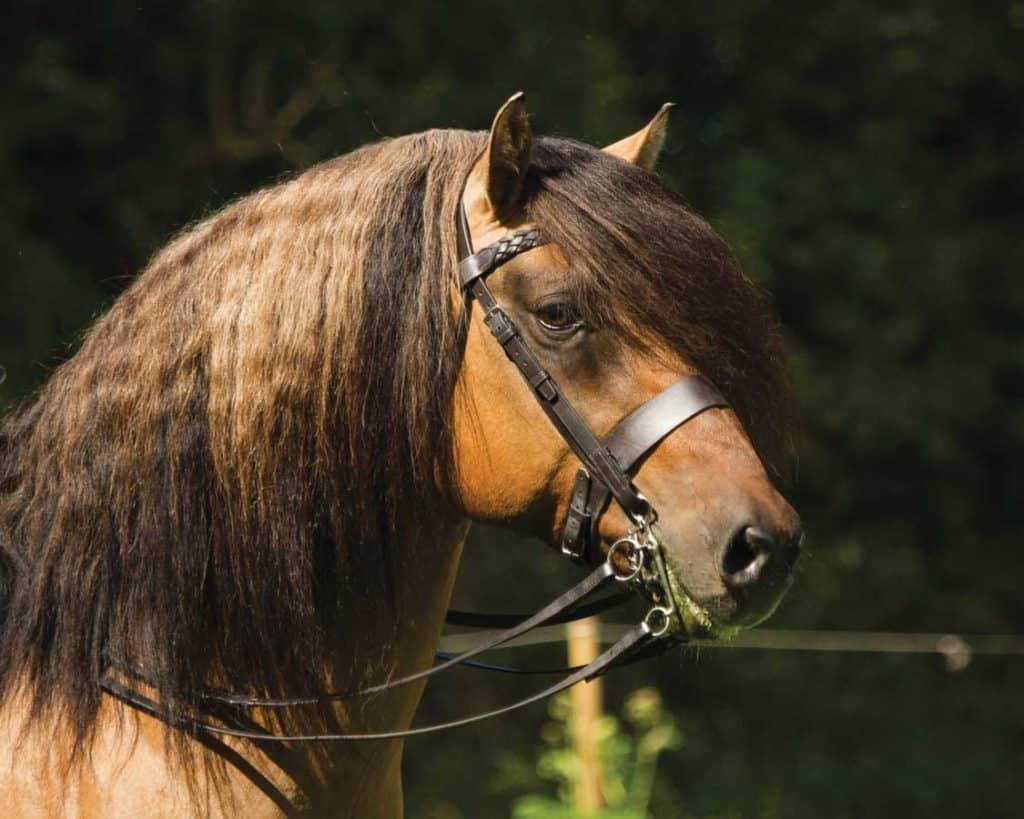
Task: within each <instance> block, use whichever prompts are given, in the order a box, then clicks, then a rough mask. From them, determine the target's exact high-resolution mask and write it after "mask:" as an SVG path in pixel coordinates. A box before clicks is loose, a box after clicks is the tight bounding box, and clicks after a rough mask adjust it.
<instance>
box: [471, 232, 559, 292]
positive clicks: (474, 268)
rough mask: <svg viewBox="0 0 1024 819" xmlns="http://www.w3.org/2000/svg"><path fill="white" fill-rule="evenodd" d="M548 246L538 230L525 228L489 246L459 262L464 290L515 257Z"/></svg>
mask: <svg viewBox="0 0 1024 819" xmlns="http://www.w3.org/2000/svg"><path fill="white" fill-rule="evenodd" d="M545 244H547V241H546V240H545V239H544V238H543V237H542V236H541V233H540V231H539V230H537V228H525V229H523V230H517V231H516V232H515V233H512V234H509V235H508V236H506V237H504V238H503V239H500V240H499V241H497V242H495V243H494V244H493V245H488V246H487V247H485V248H484V249H483V250H481V251H480V252H479V253H473V254H471V255H469V256H466V258H464V259H463V260H462V261H461V262H459V278H460V279H461V280H462V286H463V287H464V288H466V287H469V286H470V285H471V284H472V283H473V282H474V281H476V280H477V279H479V278H480V277H481V276H486V275H487V274H488V273H490V272H491V271H492V270H494V268H496V267H500V266H501V265H503V264H504V263H505V262H507V261H508V260H509V259H511V258H512V257H513V256H518V255H519V254H520V253H525V252H526V251H527V250H533V249H534V248H535V247H540V246H541V245H545Z"/></svg>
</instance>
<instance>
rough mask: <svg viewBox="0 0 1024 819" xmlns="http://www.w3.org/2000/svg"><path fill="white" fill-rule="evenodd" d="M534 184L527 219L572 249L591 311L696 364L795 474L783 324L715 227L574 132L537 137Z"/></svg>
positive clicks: (636, 339) (633, 337) (651, 348)
mask: <svg viewBox="0 0 1024 819" xmlns="http://www.w3.org/2000/svg"><path fill="white" fill-rule="evenodd" d="M527 186H528V188H530V189H531V191H532V196H531V199H530V205H529V215H530V217H531V220H532V221H533V222H535V223H536V224H537V225H538V227H540V229H541V230H542V231H543V232H544V234H545V235H546V236H547V237H548V238H549V239H551V240H552V241H553V242H555V243H556V244H558V245H559V246H560V247H561V248H562V250H563V252H564V253H565V255H566V257H567V258H568V260H569V262H570V278H571V281H572V284H573V285H574V286H575V289H576V290H577V292H578V295H579V298H580V300H581V301H582V303H583V306H584V312H585V313H587V314H588V317H589V318H590V320H591V321H592V322H593V323H594V324H595V325H598V326H603V327H608V328H611V329H612V331H613V332H614V333H616V334H617V335H618V336H619V337H620V338H622V339H623V340H624V341H625V342H626V343H628V344H631V345H634V346H636V347H638V348H641V349H646V350H647V352H649V353H650V354H651V355H658V354H660V353H662V352H668V353H670V354H672V355H676V356H679V357H681V358H682V359H683V360H684V361H686V362H688V363H690V364H692V365H694V366H695V367H696V368H697V369H698V370H699V371H700V372H702V373H703V374H704V375H706V376H707V377H708V378H710V379H711V380H712V381H714V382H715V384H716V385H717V386H718V388H719V389H720V390H721V392H722V393H723V395H725V397H726V398H728V399H729V401H730V403H731V405H732V406H733V407H734V408H735V409H736V411H737V414H738V415H739V417H740V419H741V420H742V421H743V423H744V426H745V427H746V429H747V432H748V434H749V435H750V437H751V439H752V442H753V443H754V445H755V448H756V449H757V450H758V452H759V454H760V455H761V457H762V459H763V460H764V461H765V463H766V465H767V466H769V468H771V469H772V470H773V471H774V472H775V474H776V475H777V476H778V477H779V478H781V479H783V480H785V479H786V478H788V477H789V471H790V468H791V465H792V456H793V454H794V448H793V438H794V434H795V429H796V426H797V410H796V403H795V396H794V393H793V389H792V384H791V381H790V374H789V368H788V365H787V362H786V357H785V355H784V352H783V346H782V334H781V331H780V328H779V325H778V322H777V319H776V318H775V315H774V311H773V310H772V309H771V305H770V302H769V299H768V296H767V294H766V293H765V292H764V291H763V290H761V289H760V288H759V287H758V286H757V285H755V284H754V283H753V282H751V281H750V280H749V279H747V278H746V277H745V276H744V275H743V274H742V272H741V271H740V269H739V266H738V264H737V262H736V260H735V259H734V257H733V256H732V254H731V253H730V251H729V249H728V247H727V245H726V244H725V242H724V241H723V240H722V239H721V238H720V237H719V236H718V234H717V233H716V232H715V231H714V229H713V228H712V227H711V226H710V225H709V224H708V223H707V222H706V221H705V220H704V219H702V218H700V217H699V216H697V215H696V214H695V213H694V212H693V211H692V210H691V209H690V208H689V207H688V206H687V205H686V204H685V203H684V202H683V200H682V199H681V198H680V197H679V196H677V195H676V194H675V193H673V192H672V191H671V190H669V189H668V188H667V187H665V186H664V185H663V184H662V183H661V182H660V181H659V180H658V179H657V178H656V177H654V176H652V175H651V174H649V173H648V172H646V171H644V170H642V169H641V168H638V167H636V166H634V165H630V164H628V163H625V162H622V161H620V160H618V159H616V158H614V157H612V156H610V155H608V154H606V153H604V152H602V151H599V150H597V149H595V148H592V147H590V146H588V145H583V144H580V143H578V142H574V141H572V140H567V139H544V140H540V141H539V142H538V144H537V145H536V147H535V150H534V163H533V166H532V168H531V171H530V178H529V179H528V180H527Z"/></svg>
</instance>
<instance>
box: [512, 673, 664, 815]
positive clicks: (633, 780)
mask: <svg viewBox="0 0 1024 819" xmlns="http://www.w3.org/2000/svg"><path fill="white" fill-rule="evenodd" d="M548 712H549V714H550V715H551V722H549V723H547V724H546V725H545V726H544V728H543V729H542V732H541V738H542V739H543V741H544V744H545V748H544V750H542V752H541V754H540V756H539V758H538V760H537V772H538V774H539V775H540V776H541V777H542V778H543V779H546V780H549V781H552V782H555V783H556V786H557V790H556V792H557V797H556V798H554V799H552V798H551V797H548V796H542V795H539V794H531V795H529V796H525V797H522V798H521V799H519V800H518V801H517V802H516V803H515V805H514V806H513V809H512V819H578V818H579V817H581V816H583V814H581V813H579V812H578V811H577V810H576V808H575V806H574V805H573V789H574V786H575V783H576V781H577V779H578V777H579V758H578V756H577V753H576V751H575V749H574V748H573V744H572V719H573V713H572V705H571V701H570V699H569V695H568V694H563V695H561V696H559V697H556V698H555V699H554V700H552V701H551V704H550V706H549V708H548ZM627 726H628V727H627ZM597 735H598V740H597V741H598V755H599V758H600V762H601V791H602V795H603V796H604V801H605V807H604V808H602V809H601V810H599V811H598V812H596V813H590V814H587V817H588V819H649V817H650V813H649V812H648V808H649V805H650V800H651V791H652V788H653V786H654V776H655V772H656V770H657V764H658V757H659V756H660V755H661V754H662V752H664V751H666V750H672V749H674V748H679V747H680V746H681V745H682V743H683V736H682V734H681V732H680V731H679V729H678V728H677V726H676V723H675V719H674V718H673V717H672V715H671V714H669V713H668V712H667V711H666V710H665V709H664V707H663V705H662V701H661V695H660V694H658V692H657V690H655V689H653V688H641V689H638V690H637V691H634V692H633V693H632V694H630V696H629V697H628V698H627V699H626V703H625V705H624V707H623V711H622V719H621V720H620V719H618V718H616V717H614V716H611V715H606V716H604V717H602V718H601V721H600V723H599V725H598V732H597Z"/></svg>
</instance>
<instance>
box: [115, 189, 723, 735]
mask: <svg viewBox="0 0 1024 819" xmlns="http://www.w3.org/2000/svg"><path fill="white" fill-rule="evenodd" d="M456 230H457V235H458V247H459V257H460V259H461V262H460V264H459V277H460V284H461V289H462V292H463V294H464V296H465V298H466V302H467V310H468V309H470V306H471V302H472V301H473V300H475V301H476V302H477V303H478V304H479V305H480V308H481V309H482V310H483V311H484V323H485V324H486V325H487V327H488V329H489V330H490V332H491V334H492V335H493V336H494V338H495V340H496V341H497V342H498V343H499V344H500V345H501V347H502V349H503V350H504V351H505V354H506V356H508V358H509V360H511V361H512V362H513V363H514V364H515V365H516V367H517V368H518V369H519V372H520V374H521V375H522V377H523V380H524V381H525V382H526V384H527V386H528V387H529V388H530V390H531V391H532V393H533V395H534V398H535V399H536V400H537V402H538V404H539V405H540V407H541V408H542V409H543V411H544V413H545V414H546V415H547V417H548V418H549V419H550V421H551V423H552V424H553V425H554V427H555V429H557V430H558V432H559V433H560V435H561V436H562V438H563V439H564V440H565V442H566V443H567V444H568V445H569V447H570V449H571V450H572V451H573V453H575V455H576V456H577V457H578V458H579V460H580V462H581V464H582V467H581V468H580V470H579V471H578V473H577V475H576V480H575V483H574V486H573V490H572V497H571V500H570V504H569V508H568V512H567V514H566V520H565V523H564V525H563V528H562V537H561V550H562V553H563V554H564V555H566V556H567V557H569V558H570V559H572V560H573V561H574V562H576V563H580V564H588V563H596V567H595V568H592V569H591V571H590V573H589V574H588V575H587V576H586V577H584V578H583V579H582V580H581V581H580V582H579V583H577V584H576V585H575V586H573V587H572V588H571V589H569V590H568V591H566V592H565V593H563V594H561V595H560V596H558V597H557V598H555V599H554V600H553V601H552V602H550V603H549V604H548V605H546V606H544V607H543V608H542V609H540V610H539V611H537V612H536V613H535V614H532V615H528V616H527V615H493V614H476V613H469V612H459V611H449V612H448V615H447V617H446V622H447V623H449V624H451V625H457V626H470V627H483V628H490V629H493V628H497V629H499V630H498V631H496V632H494V633H492V634H490V635H489V636H487V637H486V638H485V639H483V640H482V641H481V642H480V643H478V644H477V645H475V646H474V647H473V648H471V649H469V650H468V651H464V652H461V653H458V654H453V655H452V654H440V653H439V654H438V659H439V660H440V662H438V663H437V664H435V665H433V666H431V667H430V668H426V669H423V670H421V671H417V672H415V673H412V674H409V675H406V676H404V677H400V678H397V679H391V680H388V681H386V682H382V683H380V684H378V685H373V686H370V687H367V688H362V689H359V690H354V691H339V692H331V693H322V694H315V695H311V696H301V697H292V698H279V699H271V698H261V697H256V696H249V695H246V694H237V693H232V692H228V691H221V690H218V689H213V688H208V689H204V690H203V691H202V692H200V694H199V700H200V702H199V703H196V704H192V705H193V708H194V709H195V710H198V711H199V713H202V705H203V703H206V704H207V706H208V708H207V713H209V711H210V710H212V709H213V708H215V707H216V706H218V705H219V706H221V707H223V706H228V707H229V708H232V709H234V710H235V711H242V710H244V709H248V708H261V709H262V708H293V707H299V706H315V705H322V704H326V703H329V702H332V701H338V700H348V699H355V698H360V697H369V696H372V695H375V694H381V693H383V692H386V691H390V690H393V689H396V688H399V687H401V686H405V685H409V684H411V683H414V682H419V681H422V680H425V679H427V678H429V677H433V676H434V675H436V674H439V673H441V672H443V671H446V670H447V669H450V668H452V667H454V666H456V665H460V664H462V665H469V666H474V667H478V668H484V669H487V670H494V671H506V672H514V673H559V674H564V675H565V676H563V677H562V679H560V680H559V681H558V682H556V683H554V684H553V685H550V686H548V687H547V688H544V689H543V690H541V691H539V692H537V693H535V694H532V695H530V696H528V697H525V698H523V699H520V700H518V701H516V702H513V703H511V704H508V705H505V706H502V707H500V708H496V709H494V710H492V711H487V712H485V713H481V714H474V715H471V716H467V717H462V718H459V719H454V720H451V721H448V722H440V723H436V724H431V725H424V726H419V727H414V728H409V729H406V730H398V731H383V732H374V733H324V734H298V735H282V734H273V733H271V732H269V731H266V730H264V729H262V728H261V727H259V726H258V725H255V724H254V723H253V722H252V721H251V720H250V719H248V718H246V717H244V716H242V717H240V719H238V720H233V721H232V724H227V720H225V724H215V723H212V722H208V721H206V720H204V719H201V718H193V717H191V716H187V715H186V714H184V713H182V711H181V710H179V709H178V708H175V707H172V706H169V705H167V704H164V703H162V702H159V701H157V700H154V699H151V698H149V697H147V696H145V695H144V694H141V693H139V692H138V691H137V690H136V689H135V688H133V687H132V685H130V684H129V683H128V682H126V681H125V680H126V679H128V680H134V681H136V682H138V683H140V684H146V683H147V682H148V681H147V675H146V672H145V669H142V668H137V667H131V666H128V665H126V664H124V663H122V662H119V661H117V660H111V661H110V667H111V670H112V672H113V673H112V674H108V675H106V676H104V677H103V678H102V679H101V681H100V685H101V687H102V689H103V690H104V691H105V692H106V693H107V694H109V695H110V696H112V697H114V698H116V699H118V700H120V701H121V702H123V703H125V704H126V705H128V706H130V707H132V708H135V709H136V710H139V711H141V712H143V713H146V714H149V715H150V716H153V717H155V718H157V719H160V720H162V721H163V722H165V723H166V724H168V725H170V726H171V727H173V728H176V729H179V730H183V731H187V732H189V733H191V734H193V735H196V736H197V737H203V736H205V737H206V738H207V739H210V740H212V738H213V737H214V736H225V737H239V738H243V739H249V740H253V741H256V742H259V743H267V742H271V743H278V742H295V743H298V742H357V741H369V740H389V739H402V738H405V737H412V736H420V735H423V734H431V733H436V732H438V731H444V730H447V729H450V728H457V727H460V726H463V725H469V724H471V723H474V722H480V721H482V720H486V719H490V718H491V717H497V716H499V715H501V714H506V713H508V712H510V711H514V710H516V709H519V708H522V707H525V706H527V705H531V704H533V703H535V702H539V701H541V700H543V699H546V698H548V697H551V696H553V695H555V694H557V693H559V692H560V691H564V690H565V689H567V688H569V687H571V686H573V685H575V684H576V683H578V682H581V681H584V680H591V679H593V678H595V677H598V676H600V675H601V674H604V673H605V672H606V671H608V670H609V669H610V668H612V667H615V666H620V665H625V664H627V663H630V662H635V661H637V660H640V659H644V658H646V657H649V656H652V655H654V654H658V653H661V652H662V651H664V650H665V649H666V648H668V647H670V646H671V645H673V644H674V643H675V642H677V641H678V638H676V637H674V635H673V634H672V633H671V632H672V630H673V626H674V624H675V621H676V620H677V619H678V618H679V612H678V611H677V609H676V604H675V598H674V596H673V594H672V588H673V586H672V584H671V581H670V579H669V574H668V568H667V566H666V562H665V556H664V553H663V550H662V546H661V544H660V542H659V540H658V536H657V529H656V525H655V523H656V521H657V513H656V511H655V510H654V509H653V507H652V506H651V504H650V502H649V501H648V500H647V499H646V498H645V497H644V496H643V494H641V492H640V491H639V490H638V489H637V488H636V486H635V485H634V484H633V481H632V478H631V473H632V471H634V470H635V469H636V467H637V465H638V463H639V461H640V460H641V459H642V458H643V457H644V456H645V455H646V454H647V453H649V452H650V451H651V450H652V449H654V448H655V447H656V446H657V445H658V444H659V443H660V442H661V441H662V440H663V439H664V438H665V437H666V436H668V435H669V433H671V432H672V431H673V430H675V429H676V428H677V427H679V426H681V425H682V424H685V423H686V422H687V421H689V420H690V419H692V418H693V417H695V416H696V415H698V414H700V413H701V412H703V411H704V410H706V409H709V408H712V407H727V406H728V403H727V402H726V401H725V399H724V398H723V397H722V396H721V395H720V394H719V392H718V391H717V390H716V389H715V388H714V386H712V385H711V383H710V382H708V381H707V380H706V379H704V378H703V377H701V376H686V377H684V378H681V379H680V380H679V381H677V382H675V383H674V384H672V385H671V386H669V387H668V388H666V389H665V390H663V391H662V392H660V393H658V394H656V395H655V396H653V397H652V398H650V399H649V400H648V401H646V402H645V403H643V404H641V405H640V406H639V407H637V408H636V409H635V410H633V411H632V412H631V413H630V414H629V415H627V416H626V417H625V418H624V419H623V420H622V421H620V422H619V424H618V425H617V426H616V427H615V428H614V429H613V430H612V431H611V432H610V433H609V434H608V435H607V436H606V437H605V438H604V440H601V439H599V438H598V437H597V436H596V435H595V434H594V433H593V432H592V431H591V429H590V428H589V427H588V426H587V424H586V422H585V421H584V420H583V419H582V417H581V416H580V415H579V413H578V412H577V411H576V409H575V408H574V407H573V406H572V404H571V403H570V402H569V401H568V399H567V398H566V397H565V395H564V394H563V393H562V391H561V389H560V388H559V386H558V384H557V383H556V382H555V380H554V379H553V378H552V377H551V375H550V374H549V373H548V372H547V371H546V370H545V369H544V367H543V366H542V365H541V363H540V361H539V360H538V358H537V356H536V355H535V354H534V352H533V350H532V349H531V348H530V346H529V344H528V343H527V342H526V339H525V338H524V337H523V336H522V334H521V333H520V331H519V328H518V327H517V326H516V324H515V322H514V321H513V320H512V318H511V317H510V316H509V314H508V313H507V312H506V311H505V310H504V309H503V308H502V306H501V305H500V304H499V303H498V301H497V300H496V299H495V297H494V295H493V293H492V292H491V290H490V288H489V287H488V286H487V277H488V276H489V275H490V274H491V273H493V272H494V271H495V270H497V269H498V268H499V267H501V265H503V264H505V263H506V262H508V261H509V260H510V259H513V258H515V257H516V256H518V255H519V254H521V253H525V252H527V251H529V250H532V249H534V248H536V247H539V246H541V245H543V244H545V240H544V239H543V238H542V237H541V235H540V233H539V231H538V230H536V229H535V228H529V229H525V230H518V231H516V232H514V233H512V234H510V235H508V236H506V237H504V238H502V239H501V240H499V241H498V242H495V243H494V244H492V245H489V246H488V247H485V248H483V249H482V250H480V251H477V252H473V245H472V239H471V235H470V231H469V225H468V222H467V221H466V215H465V211H464V210H463V207H462V204H461V200H460V204H459V212H458V218H457V224H456ZM612 499H614V500H615V502H616V503H617V504H618V505H619V506H620V507H621V508H622V510H623V511H624V512H625V513H626V515H627V516H628V517H629V519H630V520H631V521H632V523H633V529H632V530H631V531H630V532H629V533H628V534H627V535H626V536H625V537H623V538H620V539H619V540H617V541H616V542H615V543H613V544H612V546H611V547H610V548H609V550H608V552H607V554H605V555H603V556H602V555H600V536H599V534H598V524H599V522H600V519H601V516H602V515H603V514H604V512H605V510H606V509H607V508H608V505H609V503H610V501H611V500H612ZM619 584H621V585H623V586H626V587H629V591H626V592H621V593H616V594H611V595H607V596H604V597H598V598H597V599H596V600H590V599H589V598H591V597H592V596H593V595H595V593H596V592H599V591H602V590H607V589H609V588H611V587H613V586H616V585H619ZM634 593H639V594H641V595H643V596H644V597H646V598H648V599H649V600H650V601H651V603H652V606H651V608H650V609H649V610H648V611H647V613H646V614H645V616H644V617H643V619H642V620H640V622H638V623H636V624H635V625H634V626H633V627H632V628H631V629H629V630H628V631H627V632H626V633H625V634H624V635H623V636H622V637H621V638H620V639H619V640H618V641H617V642H615V643H614V644H613V645H612V646H610V647H609V648H608V649H606V650H605V651H604V652H603V653H601V654H600V655H598V656H597V657H596V658H595V659H594V660H593V661H592V662H590V663H587V664H586V665H583V666H577V667H575V668H566V669H558V670H554V671H551V670H548V671H532V670H529V669H515V668H505V667H501V666H493V665H489V664H485V663H481V662H479V661H477V660H475V659H474V658H476V657H477V656H478V655H480V654H483V653H484V652H487V651H490V650H492V649H496V648H499V647H501V646H503V645H506V644H508V643H509V642H511V641H512V640H515V639H516V638H517V637H521V636H522V635H524V634H526V633H527V632H529V631H531V630H533V629H535V628H537V627H539V626H542V625H545V624H548V625H550V624H554V623H564V622H569V621H571V620H577V619H581V618H583V617H588V616H591V615H593V614H596V613H598V612H600V611H604V610H606V609H609V608H612V607H613V606H615V605H619V604H621V603H623V602H625V601H626V600H627V599H632V598H633V597H634V596H635V595H634Z"/></svg>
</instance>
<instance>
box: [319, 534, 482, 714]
mask: <svg viewBox="0 0 1024 819" xmlns="http://www.w3.org/2000/svg"><path fill="white" fill-rule="evenodd" d="M468 529H469V526H468V522H466V521H465V520H463V519H458V518H456V517H455V516H454V515H452V516H451V523H449V524H448V525H445V526H443V527H438V530H437V531H436V532H435V533H433V534H431V535H429V536H426V537H420V538H419V539H405V540H404V541H403V542H402V544H401V548H400V551H401V554H399V555H398V556H397V558H398V559H397V561H396V562H397V563H398V565H400V566H402V571H401V572H400V573H399V574H398V576H397V577H396V578H395V582H394V589H393V594H392V601H391V603H392V604H391V605H388V604H387V603H386V602H385V601H384V600H381V601H380V604H379V605H375V606H373V607H372V608H374V610H375V611H377V612H378V613H379V616H378V617H377V618H376V622H373V623H367V622H365V621H364V620H361V619H353V620H349V621H346V622H345V623H344V624H343V626H342V628H341V629H340V631H339V633H338V634H337V649H336V651H335V652H334V664H335V667H334V669H332V671H333V673H332V674H331V676H332V678H333V679H335V680H338V681H342V680H343V681H345V682H346V683H348V684H350V685H355V686H366V685H367V684H370V685H373V684H376V683H380V682H383V681H384V680H386V679H388V678H392V679H393V678H396V677H400V676H405V675H407V674H411V673H413V672H416V671H419V670H421V669H423V668H427V667H429V666H430V665H431V664H432V663H433V659H434V652H435V649H436V647H437V644H438V640H439V637H440V634H441V629H442V627H443V625H444V617H445V613H446V611H447V608H448V604H449V600H450V599H451V594H452V589H453V587H454V585H455V579H456V576H457V574H458V567H459V561H460V558H461V555H462V546H463V543H464V542H465V538H466V534H467V533H468ZM360 608H361V609H362V610H366V607H360ZM368 644H374V646H375V647H376V648H379V647H380V646H381V645H382V644H386V646H387V650H386V651H384V652H383V653H382V652H380V651H379V650H378V651H374V650H373V648H372V647H370V646H369V645H368ZM354 655H355V656H354ZM360 656H375V657H376V658H377V664H376V665H377V667H376V668H373V669H367V668H366V667H365V665H363V664H362V663H361V662H360V661H359V659H358V658H359V657H360ZM422 690H423V684H413V685H408V686H403V687H401V688H399V689H397V690H395V691H393V692H388V693H387V694H385V695H380V696H379V697H375V698H374V700H373V702H374V705H373V707H372V708H370V709H367V711H368V712H373V713H372V715H371V714H369V713H367V714H364V715H361V718H362V717H363V716H365V717H366V718H368V719H372V720H373V725H372V726H371V725H370V724H369V723H366V724H365V725H364V726H363V727H364V728H372V729H373V730H386V729H393V728H402V727H407V726H408V725H409V724H410V722H411V720H412V716H413V713H414V712H415V709H416V705H417V704H418V702H419V698H420V695H421V694H422ZM382 700H383V703H382ZM356 710H359V709H356ZM347 716H348V717H349V718H351V717H352V716H353V714H352V713H348V714H347Z"/></svg>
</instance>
